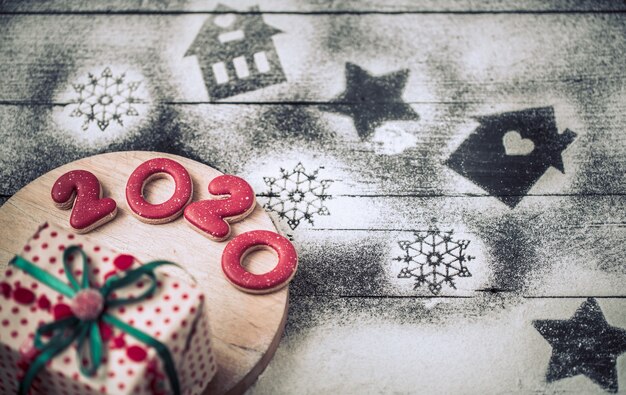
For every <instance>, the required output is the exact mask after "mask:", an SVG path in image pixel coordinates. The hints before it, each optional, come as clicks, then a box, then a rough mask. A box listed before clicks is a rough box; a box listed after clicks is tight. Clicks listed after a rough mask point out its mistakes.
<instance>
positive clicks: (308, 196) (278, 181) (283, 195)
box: [259, 163, 333, 230]
mask: <svg viewBox="0 0 626 395" xmlns="http://www.w3.org/2000/svg"><path fill="white" fill-rule="evenodd" d="M321 169H323V167H319V168H318V169H317V170H315V171H314V172H312V173H310V174H309V173H307V171H306V169H305V168H304V166H303V165H302V163H298V165H297V166H296V167H294V168H293V170H289V171H288V170H285V169H283V168H281V169H280V172H281V173H282V174H281V176H280V177H278V178H274V177H263V181H265V184H266V185H267V186H268V187H269V190H268V191H267V192H264V193H261V194H259V196H262V197H265V198H267V199H268V200H267V203H265V204H264V205H263V207H265V208H266V209H267V210H270V211H274V212H276V213H277V214H278V216H279V217H280V218H282V219H285V218H286V219H287V225H289V227H290V228H291V229H292V230H293V229H296V228H297V227H298V225H299V224H300V222H301V221H302V220H305V221H307V222H308V223H310V224H311V225H313V216H314V215H330V213H329V212H328V209H327V208H326V206H324V201H325V200H327V199H331V195H329V194H327V192H326V191H327V189H328V188H329V187H330V185H331V184H332V183H333V180H318V173H319V171H320V170H321Z"/></svg>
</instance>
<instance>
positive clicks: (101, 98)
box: [70, 67, 145, 131]
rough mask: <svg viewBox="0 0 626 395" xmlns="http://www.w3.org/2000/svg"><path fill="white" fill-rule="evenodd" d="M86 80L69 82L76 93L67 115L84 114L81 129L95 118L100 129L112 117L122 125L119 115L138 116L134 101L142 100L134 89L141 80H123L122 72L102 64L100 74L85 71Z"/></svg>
mask: <svg viewBox="0 0 626 395" xmlns="http://www.w3.org/2000/svg"><path fill="white" fill-rule="evenodd" d="M87 79H88V82H87V83H76V84H72V88H73V89H74V91H75V93H77V94H78V97H76V98H74V99H72V100H71V101H70V103H71V104H73V105H76V108H74V110H73V111H72V112H71V113H70V116H71V117H76V118H78V117H84V118H85V120H84V122H83V125H82V130H84V131H86V130H87V129H88V128H89V125H90V124H91V123H92V122H95V123H96V124H97V125H98V128H100V130H101V131H104V130H105V129H106V128H107V127H109V125H110V124H111V122H112V121H114V122H117V124H119V125H120V126H124V121H123V119H122V118H123V116H125V115H126V116H138V115H139V112H138V111H137V109H136V108H135V107H134V106H133V105H134V104H144V103H145V101H144V100H143V99H141V98H139V97H138V96H136V92H137V90H138V89H139V85H140V84H141V81H129V82H126V73H122V74H120V75H117V76H114V75H113V73H112V72H111V68H110V67H106V68H105V69H104V70H103V71H102V73H100V76H96V75H95V74H92V73H88V74H87Z"/></svg>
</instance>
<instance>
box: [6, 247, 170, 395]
mask: <svg viewBox="0 0 626 395" xmlns="http://www.w3.org/2000/svg"><path fill="white" fill-rule="evenodd" d="M75 252H79V253H80V255H81V257H82V260H83V270H82V272H83V276H82V279H81V281H80V283H79V281H78V280H76V278H74V276H73V275H72V270H71V267H70V264H69V262H70V260H69V257H70V256H71V255H72V254H74V253H75ZM10 264H11V265H14V266H15V267H17V268H19V269H22V270H23V271H25V272H26V273H28V274H29V275H31V276H32V277H34V278H35V279H36V280H38V281H39V282H41V283H43V284H45V285H47V286H48V287H50V288H52V289H53V290H55V291H57V292H59V293H61V294H63V295H65V296H67V297H68V298H73V297H74V296H76V294H77V293H78V292H79V291H82V290H85V289H88V288H90V285H89V273H88V269H89V266H88V265H87V255H86V254H85V252H84V251H83V250H82V248H80V247H79V246H75V245H73V246H70V247H68V248H67V249H66V250H65V252H64V253H63V267H64V268H65V274H66V275H67V278H68V280H69V285H68V284H66V283H64V282H63V281H61V280H60V279H58V278H57V277H55V276H53V275H51V274H50V273H48V272H46V271H45V270H43V269H41V268H40V267H38V266H35V265H34V264H32V263H31V262H29V261H27V260H26V259H24V258H22V257H20V256H15V257H14V258H13V259H12V260H11V262H10ZM163 265H174V266H177V267H180V266H179V265H177V264H175V263H172V262H168V261H153V262H150V263H147V264H145V265H143V266H141V267H138V268H137V269H133V270H130V271H127V272H126V274H125V275H124V276H123V277H119V276H118V275H113V276H111V277H109V278H108V279H107V280H106V281H105V283H104V285H103V286H102V287H101V288H99V289H96V290H97V291H98V292H100V294H101V295H102V299H103V300H104V306H103V309H102V313H101V314H100V316H99V317H97V318H95V319H93V320H80V319H78V318H77V317H74V316H71V317H67V318H62V319H59V320H56V321H53V322H50V323H48V324H44V325H42V326H40V327H39V328H38V329H37V331H36V332H35V339H34V344H35V347H36V348H37V349H38V350H40V351H41V353H40V354H39V355H38V356H37V357H36V358H35V360H34V361H33V362H32V363H31V365H30V367H29V368H28V371H27V372H26V374H25V375H24V377H23V378H22V380H21V381H20V386H19V392H18V393H19V394H20V395H26V394H27V393H28V390H29V388H30V386H31V384H32V383H33V380H34V379H35V377H36V376H37V374H38V373H39V371H40V370H41V369H43V368H44V367H45V366H46V363H48V361H50V360H51V359H53V358H55V357H56V356H57V355H58V354H60V353H61V352H63V351H64V350H65V349H66V348H68V347H69V346H70V345H71V344H72V343H74V342H75V341H76V342H77V346H78V347H77V349H76V354H77V359H78V361H79V362H78V363H79V365H80V366H79V367H80V372H81V373H82V374H83V375H85V376H93V375H94V374H95V373H96V372H97V371H98V368H99V367H100V365H101V364H102V353H103V347H104V344H103V341H102V336H101V334H100V328H99V325H98V323H99V321H100V320H101V321H104V322H106V323H107V324H110V325H113V326H115V327H117V328H119V329H121V330H122V331H124V332H125V333H128V334H129V335H131V336H132V337H134V338H135V339H137V340H139V341H140V342H143V343H145V344H146V345H148V346H150V347H152V348H154V349H155V350H156V352H157V354H158V355H159V357H160V358H161V361H162V362H163V366H164V368H165V372H166V374H167V376H168V378H169V382H170V387H171V389H172V391H173V393H174V394H176V395H178V394H180V384H179V381H178V375H177V374H176V367H175V365H174V360H173V359H172V355H171V354H170V352H169V350H168V348H167V346H165V345H164V344H163V343H161V342H160V341H158V340H157V339H155V338H153V337H152V336H150V335H148V334H147V333H145V332H142V331H140V330H138V329H137V328H134V327H132V326H131V325H128V324H127V323H125V322H123V321H120V320H119V319H118V318H116V317H114V316H112V315H111V314H109V313H107V312H106V310H107V308H108V307H115V306H122V305H127V304H132V303H136V302H139V301H142V300H144V299H146V298H148V297H150V296H152V295H153V294H154V291H155V290H156V288H157V279H156V275H155V273H154V270H155V269H156V268H157V267H159V266H163ZM141 277H147V278H148V279H149V280H150V286H149V287H148V288H147V289H146V291H144V292H143V293H142V294H141V295H139V296H137V297H132V298H123V299H118V298H111V293H112V292H114V291H115V290H118V289H120V288H124V287H126V286H128V285H130V284H133V283H135V282H136V281H138V280H139V279H140V278H141ZM51 334H52V337H51V338H50V339H49V340H48V341H47V342H44V341H43V340H42V337H43V336H44V335H51ZM86 354H88V355H89V358H87V359H86V360H87V361H88V364H87V365H86V364H84V363H83V360H84V359H83V356H85V355H86Z"/></svg>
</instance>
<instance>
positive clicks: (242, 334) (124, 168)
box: [0, 152, 288, 393]
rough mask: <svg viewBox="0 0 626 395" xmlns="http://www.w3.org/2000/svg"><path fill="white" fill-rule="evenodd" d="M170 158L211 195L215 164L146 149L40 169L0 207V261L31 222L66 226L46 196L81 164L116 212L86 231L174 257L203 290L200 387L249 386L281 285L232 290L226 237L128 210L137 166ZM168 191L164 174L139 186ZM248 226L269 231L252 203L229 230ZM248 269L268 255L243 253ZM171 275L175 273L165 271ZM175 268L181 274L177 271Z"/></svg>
mask: <svg viewBox="0 0 626 395" xmlns="http://www.w3.org/2000/svg"><path fill="white" fill-rule="evenodd" d="M157 155H159V156H166V157H169V158H172V159H175V160H177V161H178V162H179V163H181V164H182V165H183V166H185V167H186V169H187V170H188V171H189V173H190V175H191V176H192V179H193V182H194V199H196V200H201V199H207V198H209V197H210V195H209V194H208V191H207V190H206V187H207V185H208V182H209V181H210V180H211V179H212V178H214V177H216V176H218V175H220V174H221V173H219V172H218V171H216V170H215V169H212V168H210V167H208V166H205V165H202V164H199V163H197V162H194V161H192V160H189V159H185V158H182V157H178V156H173V155H166V154H160V153H153V152H123V153H112V154H105V155H99V156H93V157H89V158H85V159H82V160H79V161H77V162H73V163H69V164H67V165H65V166H62V167H60V168H57V169H55V170H53V171H51V172H49V173H46V174H44V175H43V176H41V177H40V178H38V179H36V180H35V181H33V182H32V183H30V184H29V185H27V186H26V187H25V188H24V189H22V190H21V191H19V192H18V193H17V194H15V195H14V196H13V197H12V198H11V199H9V201H8V202H6V203H5V204H4V205H3V206H2V208H1V209H0V229H2V235H1V237H0V239H1V240H2V244H1V245H0V262H2V264H3V265H6V262H8V261H9V260H10V259H11V257H12V256H13V255H15V254H16V253H17V252H18V251H19V250H20V248H21V246H22V245H23V243H24V242H25V240H27V239H28V237H29V236H30V235H31V234H32V233H34V232H35V231H36V229H37V227H38V225H40V224H42V223H44V222H50V223H54V224H55V225H58V226H61V227H62V228H65V229H68V230H70V231H71V229H70V228H69V224H68V218H69V211H63V210H58V209H57V208H56V207H55V206H54V204H53V202H52V201H51V199H50V188H51V186H52V185H53V184H54V182H55V180H56V179H57V178H58V177H59V176H60V175H61V174H63V173H65V172H67V171H69V170H75V169H84V170H88V171H91V172H93V173H94V174H96V175H97V177H98V178H99V180H100V182H101V183H102V186H103V188H104V196H107V197H112V198H113V199H114V200H115V201H116V202H117V204H118V207H119V209H118V214H117V217H116V218H115V219H114V220H113V221H112V222H109V223H107V224H105V225H103V226H101V227H100V228H98V229H96V230H94V231H92V232H90V234H89V235H90V237H95V238H98V240H99V241H100V242H101V243H102V244H105V245H107V246H109V247H110V248H112V249H114V250H116V251H126V252H131V253H132V254H133V255H134V256H136V257H137V258H138V259H139V260H140V261H143V262H147V261H152V260H157V259H165V260H170V261H174V262H178V263H180V264H181V265H182V266H184V267H185V269H187V270H188V272H189V273H190V274H191V275H192V276H194V277H195V279H196V280H197V281H198V284H199V286H200V287H202V288H203V289H204V290H205V300H206V301H207V303H206V305H207V308H208V314H209V317H210V323H211V329H212V332H213V336H214V338H215V352H216V358H217V361H218V366H219V367H218V373H217V375H216V377H215V378H214V379H213V381H211V384H210V385H209V388H208V390H207V393H241V392H243V391H244V390H245V389H246V388H247V387H249V386H250V384H251V383H252V382H254V380H256V377H257V376H258V375H259V373H260V372H261V371H263V369H264V368H265V366H267V363H268V362H269V360H270V359H271V356H272V355H273V353H274V351H275V350H276V347H277V346H278V341H279V340H280V337H281V334H282V329H283V327H284V323H285V317H286V311H287V295H288V290H287V289H283V290H280V291H278V292H275V293H273V294H268V295H262V296H259V295H250V294H246V293H244V292H241V291H239V290H237V289H236V288H235V287H233V286H232V285H231V284H230V283H228V281H227V280H226V279H225V277H224V275H223V273H222V272H221V264H220V262H221V253H222V251H223V249H224V247H225V246H226V243H217V242H213V241H210V240H209V239H207V238H205V237H204V236H202V235H200V234H199V233H198V232H195V231H194V230H193V229H191V227H190V226H188V225H187V224H186V223H185V222H184V220H183V219H182V218H178V219H177V220H175V221H173V222H171V223H168V224H163V225H149V224H145V223H142V222H140V221H138V220H137V219H136V218H134V217H133V215H132V214H131V212H130V210H129V209H128V207H127V205H126V200H125V198H124V191H125V186H126V180H127V178H128V176H129V175H130V174H131V173H132V171H133V170H134V169H135V167H136V166H138V165H139V164H141V163H142V162H144V161H146V160H148V159H151V158H154V157H155V156H157ZM171 190H172V188H171V186H169V188H168V185H167V181H166V180H162V181H155V182H152V183H151V184H149V185H148V186H147V188H146V196H148V199H150V200H152V199H154V200H152V201H163V200H165V199H167V198H168V197H169V193H170V191H171ZM255 229H265V230H270V231H274V230H275V228H274V226H273V225H272V222H271V220H270V219H269V217H268V216H267V214H265V213H264V212H263V210H262V209H261V208H259V207H257V208H256V210H255V211H254V212H253V213H252V214H251V215H250V216H249V217H248V218H246V219H245V220H244V221H242V222H239V223H235V224H233V236H236V235H238V234H241V233H243V232H246V231H250V230H255ZM246 265H247V267H248V268H249V269H250V270H252V271H253V272H255V273H259V272H265V271H267V270H270V269H271V268H272V267H273V266H275V256H274V254H273V253H271V252H269V251H260V252H257V253H255V254H254V255H250V257H249V258H248V259H247V260H246ZM171 273H172V274H173V275H176V272H175V271H173V272H171ZM178 275H180V273H179V274H178Z"/></svg>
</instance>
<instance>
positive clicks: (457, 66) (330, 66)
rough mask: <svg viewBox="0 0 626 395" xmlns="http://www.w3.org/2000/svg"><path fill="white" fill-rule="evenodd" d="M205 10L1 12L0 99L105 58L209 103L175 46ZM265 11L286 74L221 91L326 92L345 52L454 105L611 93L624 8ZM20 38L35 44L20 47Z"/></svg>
mask: <svg viewBox="0 0 626 395" xmlns="http://www.w3.org/2000/svg"><path fill="white" fill-rule="evenodd" d="M207 18H208V15H161V14H155V15H113V16H111V15H95V16H94V15H66V14H60V15H13V16H9V15H3V16H1V17H0V29H2V30H1V31H0V32H1V33H2V36H3V40H2V45H1V46H0V56H1V57H0V59H2V61H1V62H0V72H1V73H2V75H3V76H4V81H3V84H2V85H1V86H0V101H1V102H4V103H13V102H17V103H22V102H25V104H29V103H37V104H42V103H45V104H54V103H58V104H67V103H68V101H69V100H71V97H72V88H71V84H72V83H76V82H79V81H80V80H81V79H84V78H86V75H87V73H88V72H92V73H99V72H100V71H101V70H102V69H103V68H104V67H106V66H110V67H111V68H112V69H113V70H114V71H116V72H117V73H121V72H135V73H136V74H137V75H139V76H141V79H142V80H143V84H145V85H146V87H147V88H148V92H149V94H148V95H147V97H146V98H145V99H146V100H148V101H149V102H157V103H159V102H175V103H196V102H208V101H210V100H211V98H209V97H208V96H207V92H206V88H205V87H204V84H203V82H202V74H201V72H200V68H199V66H198V61H197V59H196V57H195V56H187V57H185V56H184V55H185V52H186V51H187V49H188V48H189V46H190V45H191V43H192V42H193V40H194V38H195V36H196V35H197V33H198V32H199V31H200V28H201V26H202V23H203V22H204V21H205V20H206V19H207ZM263 18H264V21H265V22H266V23H268V24H270V25H272V26H274V27H276V28H278V29H280V30H281V31H283V32H284V33H281V34H277V35H275V36H274V37H273V42H274V44H275V46H276V48H277V52H278V56H279V58H280V61H281V64H282V66H283V69H284V70H285V73H286V77H287V81H288V82H287V83H282V84H278V85H274V86H271V87H268V88H266V89H262V90H257V91H254V92H250V93H248V94H245V95H237V96H234V97H231V98H228V99H225V101H231V102H251V103H266V102H270V103H272V102H314V103H316V102H327V101H329V100H330V99H332V98H334V96H336V95H337V94H338V93H339V92H341V90H342V85H343V84H344V78H345V77H344V64H345V62H347V61H349V62H353V63H356V64H359V65H360V66H362V67H364V68H366V69H367V70H369V71H370V72H372V73H374V74H383V73H388V72H391V71H394V70H399V69H408V70H409V71H410V75H409V80H408V83H407V87H406V90H405V92H404V94H403V99H404V100H405V101H407V102H409V103H424V104H432V105H436V104H439V103H450V104H456V105H457V108H458V109H459V110H462V109H464V108H467V109H468V110H473V109H478V110H480V108H477V107H480V106H481V105H483V104H489V103H499V102H500V101H505V102H513V103H515V102H516V103H519V104H520V105H522V104H525V103H527V102H529V101H530V102H533V101H538V100H547V99H551V100H552V101H554V100H557V99H561V100H564V99H565V98H567V100H568V101H569V100H577V101H582V102H587V103H589V102H592V101H594V100H598V99H599V100H606V99H609V98H610V97H611V96H612V95H615V94H619V89H618V88H619V87H621V85H622V82H623V81H624V69H623V67H621V59H622V58H623V54H624V52H625V48H626V39H624V37H625V36H626V35H625V29H626V28H625V26H624V23H623V21H624V15H622V14H610V13H608V14H573V15H569V14H548V15H533V14H530V15H528V14H518V15H490V14H481V15H420V14H400V15H384V14H383V15H380V14H374V15H280V14H278V15H271V14H270V15H264V17H263ZM76 32H81V33H80V34H77V33H76ZM354 37H358V39H356V40H355V39H354ZM24 42H36V43H37V45H36V46H32V47H30V48H28V49H27V50H24V48H23V43H24ZM486 43H488V45H485V44H486ZM613 99H615V97H613ZM381 101H384V98H381Z"/></svg>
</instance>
